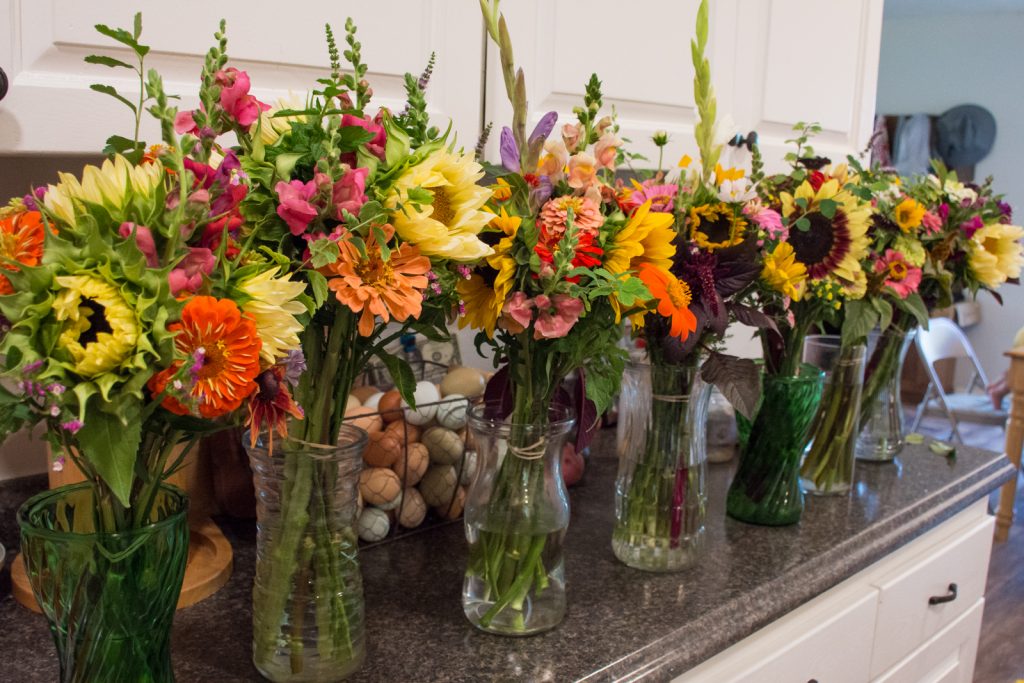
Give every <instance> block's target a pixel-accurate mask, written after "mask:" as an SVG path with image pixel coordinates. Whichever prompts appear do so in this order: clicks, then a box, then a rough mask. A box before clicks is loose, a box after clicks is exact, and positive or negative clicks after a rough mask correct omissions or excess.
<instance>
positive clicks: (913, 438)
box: [903, 432, 924, 446]
mask: <svg viewBox="0 0 1024 683" xmlns="http://www.w3.org/2000/svg"><path fill="white" fill-rule="evenodd" d="M903 440H904V441H906V442H907V443H909V444H910V445H912V446H920V445H921V444H923V443H924V434H921V433H919V432H911V433H910V434H907V435H906V436H905V437H904V438H903Z"/></svg>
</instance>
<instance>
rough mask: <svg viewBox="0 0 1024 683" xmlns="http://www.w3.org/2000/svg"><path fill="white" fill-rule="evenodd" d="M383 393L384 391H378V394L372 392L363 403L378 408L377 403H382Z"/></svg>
mask: <svg viewBox="0 0 1024 683" xmlns="http://www.w3.org/2000/svg"><path fill="white" fill-rule="evenodd" d="M383 395H384V392H383V391H378V392H377V393H376V394H371V395H370V396H369V397H368V398H367V399H366V400H365V401H363V405H364V406H365V407H367V408H376V407H377V404H378V403H380V399H381V397H382V396H383Z"/></svg>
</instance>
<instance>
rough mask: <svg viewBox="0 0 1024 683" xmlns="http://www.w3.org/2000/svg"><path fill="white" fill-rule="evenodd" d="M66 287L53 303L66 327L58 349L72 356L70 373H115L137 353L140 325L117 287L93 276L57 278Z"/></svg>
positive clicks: (85, 375)
mask: <svg viewBox="0 0 1024 683" xmlns="http://www.w3.org/2000/svg"><path fill="white" fill-rule="evenodd" d="M54 279H55V281H56V283H57V284H58V285H60V286H61V287H62V289H61V290H59V291H58V292H57V296H56V298H55V299H54V301H53V311H54V315H55V317H56V319H57V321H58V322H61V323H63V325H62V328H61V333H60V337H58V339H57V347H58V348H61V349H64V350H65V351H67V353H68V354H70V356H71V358H72V361H73V362H72V364H71V365H70V369H71V370H72V371H73V372H75V373H77V374H78V375H81V376H82V377H96V376H97V375H102V374H103V373H105V372H110V371H111V370H114V369H115V368H117V367H118V366H119V365H121V364H122V363H124V362H125V361H126V360H128V358H129V357H130V356H131V355H132V353H133V352H134V350H135V346H136V343H137V342H138V339H139V323H138V319H137V318H136V317H135V312H134V311H133V310H132V309H131V307H130V306H129V305H128V302H127V301H125V299H124V297H123V296H122V295H121V292H119V291H118V289H117V287H115V286H114V285H112V284H110V283H109V282H107V281H106V280H102V279H100V278H98V277H96V276H93V275H64V276H60V277H57V278H54Z"/></svg>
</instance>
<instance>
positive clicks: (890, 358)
mask: <svg viewBox="0 0 1024 683" xmlns="http://www.w3.org/2000/svg"><path fill="white" fill-rule="evenodd" d="M915 336H917V328H910V329H909V330H904V329H903V328H902V327H901V326H899V325H897V324H896V323H893V324H891V325H889V327H888V328H886V330H885V331H884V332H881V333H878V332H873V333H872V336H871V338H870V339H869V341H868V347H869V348H871V349H872V351H871V355H870V360H869V362H868V366H867V369H866V370H865V377H864V392H863V393H862V394H861V401H860V435H859V436H858V437H857V450H856V453H857V459H858V460H869V461H874V462H890V461H892V459H893V458H895V457H896V456H897V455H898V454H899V452H900V451H901V450H902V449H903V443H904V441H903V402H902V401H901V400H900V384H901V383H902V381H903V362H904V361H905V360H906V358H907V351H909V350H910V345H911V344H912V343H913V341H914V337H915Z"/></svg>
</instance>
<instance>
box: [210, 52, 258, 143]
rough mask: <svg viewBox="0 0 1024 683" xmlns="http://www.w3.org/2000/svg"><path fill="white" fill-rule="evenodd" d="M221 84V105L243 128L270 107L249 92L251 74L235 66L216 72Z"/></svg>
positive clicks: (215, 76) (215, 75)
mask: <svg viewBox="0 0 1024 683" xmlns="http://www.w3.org/2000/svg"><path fill="white" fill-rule="evenodd" d="M214 78H215V79H216V80H217V84H218V85H220V87H221V90H220V106H222V107H223V108H224V111H226V112H227V113H228V116H230V117H231V118H233V119H234V120H235V121H237V122H238V125H240V126H242V127H243V128H248V127H249V126H251V125H252V124H253V123H255V121H256V119H258V118H259V117H260V112H263V111H266V110H268V109H270V105H269V104H264V103H263V102H260V101H259V100H257V99H256V98H255V97H253V96H252V95H250V94H249V85H250V84H249V74H247V73H246V72H244V71H239V70H238V69H236V68H235V67H233V66H232V67H228V68H227V69H224V70H222V71H218V72H217V73H216V74H214Z"/></svg>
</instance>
